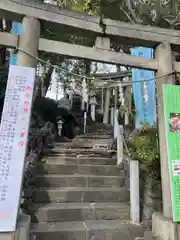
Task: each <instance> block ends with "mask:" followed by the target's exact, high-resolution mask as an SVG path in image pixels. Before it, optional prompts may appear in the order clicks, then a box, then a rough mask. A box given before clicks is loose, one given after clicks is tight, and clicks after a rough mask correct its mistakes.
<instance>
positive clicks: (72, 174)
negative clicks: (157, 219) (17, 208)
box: [28, 133, 144, 240]
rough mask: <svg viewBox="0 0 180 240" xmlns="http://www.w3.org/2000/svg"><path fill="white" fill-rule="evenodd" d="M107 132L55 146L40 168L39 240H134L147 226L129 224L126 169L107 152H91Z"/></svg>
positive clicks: (34, 213) (35, 223) (35, 209)
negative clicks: (97, 141)
mask: <svg viewBox="0 0 180 240" xmlns="http://www.w3.org/2000/svg"><path fill="white" fill-rule="evenodd" d="M98 138H99V139H100V142H101V141H102V140H104V142H105V140H107V134H106V135H105V134H104V133H98V136H97V133H96V134H95V133H89V134H86V135H82V136H77V137H76V138H75V139H74V140H73V141H72V142H71V143H56V146H55V148H54V149H52V150H49V153H48V155H47V156H46V157H45V158H43V159H42V162H41V164H39V165H38V166H37V168H36V174H35V178H34V183H35V189H34V190H33V194H32V204H30V205H29V206H28V213H29V214H31V218H32V227H31V233H32V235H34V236H35V237H36V238H35V239H36V240H125V239H126V240H134V239H136V237H143V236H144V231H143V227H142V226H138V225H133V224H131V223H130V220H129V218H130V217H129V214H130V208H129V192H128V190H127V189H126V188H125V185H124V183H125V172H124V170H123V166H120V167H117V166H116V158H115V157H112V156H111V155H110V154H109V153H108V152H107V151H104V150H98V149H94V148H92V146H93V143H94V140H95V139H98Z"/></svg>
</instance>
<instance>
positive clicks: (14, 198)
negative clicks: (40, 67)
mask: <svg viewBox="0 0 180 240" xmlns="http://www.w3.org/2000/svg"><path fill="white" fill-rule="evenodd" d="M34 81H35V69H33V68H27V67H21V66H10V69H9V76H8V82H7V87H6V95H5V100H4V107H3V113H2V118H1V124H0V231H2V232H11V231H15V227H16V221H17V214H18V210H19V209H18V208H19V200H20V191H21V182H22V176H23V168H24V159H25V154H26V145H27V139H28V131H29V122H30V113H31V105H32V96H33V89H34ZM1 213H3V214H1Z"/></svg>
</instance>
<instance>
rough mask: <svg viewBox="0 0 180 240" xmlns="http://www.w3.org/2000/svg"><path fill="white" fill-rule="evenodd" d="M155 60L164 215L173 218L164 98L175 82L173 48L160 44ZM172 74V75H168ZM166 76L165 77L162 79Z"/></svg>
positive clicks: (165, 43)
mask: <svg viewBox="0 0 180 240" xmlns="http://www.w3.org/2000/svg"><path fill="white" fill-rule="evenodd" d="M155 58H156V60H157V61H158V66H159V70H158V71H157V73H156V78H158V77H161V78H159V79H156V91H157V110H158V127H159V145H160V146H159V147H160V155H161V184H162V197H163V215H164V216H165V217H168V218H172V202H171V190H170V178H169V166H168V156H167V143H166V134H165V118H164V107H163V97H162V86H163V84H166V83H169V84H171V83H172V82H173V75H172V74H171V73H172V72H173V61H172V54H171V46H170V44H169V43H167V42H163V43H161V44H159V45H158V46H157V48H156V51H155ZM167 74H170V75H167ZM162 76H164V77H162Z"/></svg>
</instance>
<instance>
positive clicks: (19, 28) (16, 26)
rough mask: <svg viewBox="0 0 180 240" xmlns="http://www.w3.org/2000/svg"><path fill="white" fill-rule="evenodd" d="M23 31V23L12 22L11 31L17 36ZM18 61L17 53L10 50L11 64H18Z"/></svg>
mask: <svg viewBox="0 0 180 240" xmlns="http://www.w3.org/2000/svg"><path fill="white" fill-rule="evenodd" d="M21 31H22V24H21V23H18V22H12V29H11V33H12V34H14V35H16V36H19V35H21ZM16 62H17V56H16V54H14V53H12V52H10V65H16Z"/></svg>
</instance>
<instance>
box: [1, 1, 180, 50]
mask: <svg viewBox="0 0 180 240" xmlns="http://www.w3.org/2000/svg"><path fill="white" fill-rule="evenodd" d="M0 14H1V16H5V17H6V19H7V18H9V19H11V20H20V19H22V17H24V16H25V15H28V16H32V17H34V18H38V19H40V20H41V21H42V22H43V25H45V27H50V28H56V29H58V30H60V29H62V28H63V32H65V31H66V32H69V33H72V31H73V32H74V33H76V34H77V33H78V32H79V31H80V32H81V35H85V34H86V35H90V36H91V37H92V36H97V35H101V34H103V33H104V32H103V30H102V28H101V27H100V24H99V21H100V18H99V17H94V16H89V15H87V14H85V13H80V12H75V11H68V10H65V9H59V8H58V7H57V6H54V5H51V4H45V3H39V2H38V1H35V0H1V1H0ZM104 24H105V34H106V36H109V37H111V39H114V40H116V41H117V42H118V43H122V44H123V43H124V44H126V45H127V44H132V45H141V46H148V47H155V45H157V44H158V43H161V42H163V41H166V42H169V43H170V44H172V47H173V48H174V49H177V48H180V31H177V30H172V29H163V28H158V27H150V26H143V25H138V24H128V23H124V22H120V21H114V20H110V19H104ZM82 32H83V34H82Z"/></svg>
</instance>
